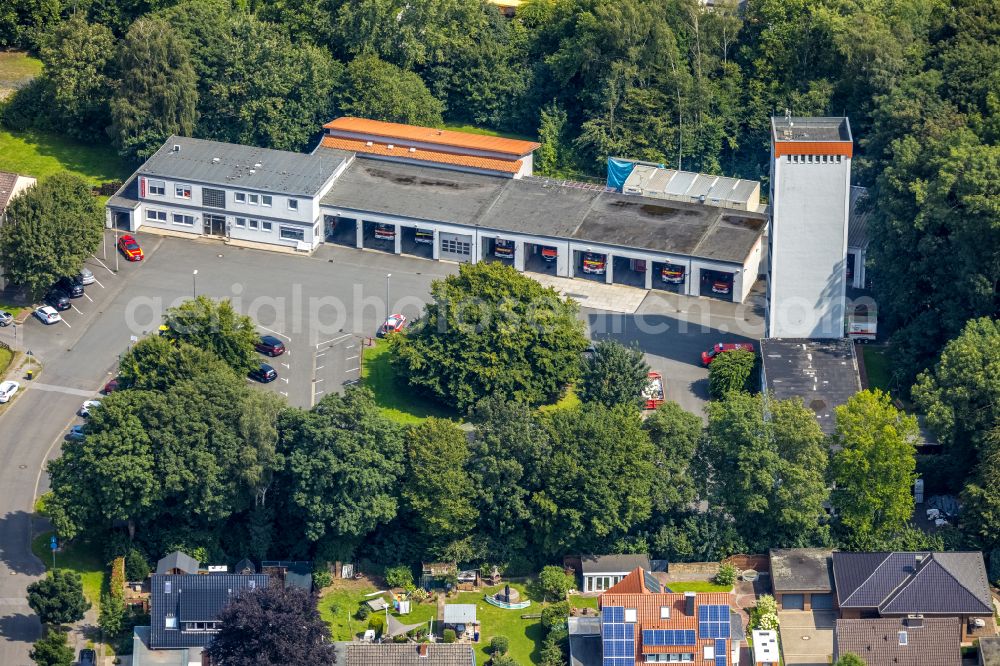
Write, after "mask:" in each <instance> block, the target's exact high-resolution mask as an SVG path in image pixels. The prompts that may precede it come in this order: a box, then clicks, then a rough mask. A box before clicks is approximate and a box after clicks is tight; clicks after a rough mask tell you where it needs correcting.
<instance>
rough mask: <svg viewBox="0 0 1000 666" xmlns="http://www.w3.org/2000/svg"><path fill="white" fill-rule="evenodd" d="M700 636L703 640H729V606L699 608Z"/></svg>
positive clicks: (707, 605)
mask: <svg viewBox="0 0 1000 666" xmlns="http://www.w3.org/2000/svg"><path fill="white" fill-rule="evenodd" d="M698 635H699V637H700V638H702V639H718V638H729V637H730V626H729V606H722V605H718V604H705V605H703V606H699V607H698Z"/></svg>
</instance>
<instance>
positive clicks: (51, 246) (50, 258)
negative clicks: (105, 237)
mask: <svg viewBox="0 0 1000 666" xmlns="http://www.w3.org/2000/svg"><path fill="white" fill-rule="evenodd" d="M5 215H6V221H5V222H4V224H3V226H2V227H0V262H2V263H3V266H4V275H5V277H6V278H7V279H8V280H10V281H11V282H13V283H14V284H19V285H23V286H25V287H26V288H27V289H28V291H30V292H31V294H32V295H33V296H38V295H39V294H40V293H41V292H42V291H43V290H44V289H46V288H47V287H49V285H51V284H52V283H53V282H55V281H56V280H57V279H59V278H60V277H62V276H64V275H75V274H76V273H77V272H78V271H79V270H80V267H81V266H83V261H84V259H86V258H87V257H89V256H90V255H92V254H93V253H94V252H95V251H96V250H97V248H98V246H100V244H101V237H102V236H101V235H102V233H103V227H104V211H103V210H102V209H101V205H100V203H99V202H98V201H97V199H96V198H94V197H93V196H92V195H91V193H90V187H89V186H88V185H87V183H86V181H84V180H83V179H82V178H80V177H79V176H76V175H73V174H70V173H57V174H54V175H52V176H49V177H48V178H46V179H44V180H42V181H41V182H40V183H39V184H38V185H36V186H34V187H31V188H29V189H28V190H26V191H24V192H22V193H21V194H18V195H17V196H16V197H14V198H13V199H12V200H11V202H10V204H9V205H8V206H7V210H6V211H5Z"/></svg>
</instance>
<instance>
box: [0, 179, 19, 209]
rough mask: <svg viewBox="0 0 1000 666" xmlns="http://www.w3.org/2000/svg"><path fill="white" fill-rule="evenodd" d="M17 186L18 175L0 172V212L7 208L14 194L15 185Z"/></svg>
mask: <svg viewBox="0 0 1000 666" xmlns="http://www.w3.org/2000/svg"><path fill="white" fill-rule="evenodd" d="M16 184H17V174H16V173H10V172H7V171H0V211H2V210H3V209H4V208H6V207H7V202H8V201H10V198H11V196H12V195H13V194H14V185H16Z"/></svg>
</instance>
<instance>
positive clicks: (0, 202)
mask: <svg viewBox="0 0 1000 666" xmlns="http://www.w3.org/2000/svg"><path fill="white" fill-rule="evenodd" d="M36 182H37V181H36V180H35V179H34V178H32V177H31V176H22V175H20V174H16V173H10V172H9V171H0V221H3V213H4V211H5V210H6V209H7V204H8V203H10V200H11V199H13V198H14V197H16V196H17V195H18V194H20V193H21V192H23V191H24V190H26V189H28V188H29V187H31V186H32V185H34V184H35V183H36Z"/></svg>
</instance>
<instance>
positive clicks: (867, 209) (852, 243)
mask: <svg viewBox="0 0 1000 666" xmlns="http://www.w3.org/2000/svg"><path fill="white" fill-rule="evenodd" d="M871 214H872V206H871V199H869V198H868V188H867V187H861V186H859V185H852V186H851V210H850V213H849V214H848V216H847V247H849V248H856V249H859V250H863V249H865V248H866V247H868V219H869V218H870V217H871Z"/></svg>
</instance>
